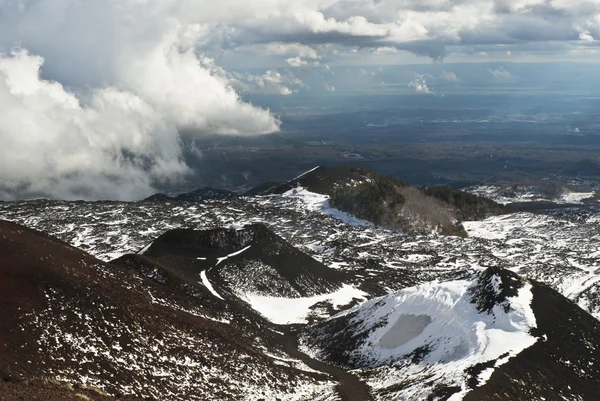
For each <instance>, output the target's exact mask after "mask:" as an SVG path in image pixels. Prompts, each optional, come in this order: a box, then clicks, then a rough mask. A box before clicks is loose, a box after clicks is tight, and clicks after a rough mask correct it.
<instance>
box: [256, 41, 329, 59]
mask: <svg viewBox="0 0 600 401" xmlns="http://www.w3.org/2000/svg"><path fill="white" fill-rule="evenodd" d="M264 52H265V53H266V54H273V55H278V56H295V57H302V58H309V59H318V58H319V54H318V53H317V51H316V50H315V49H313V48H312V47H310V46H306V45H303V44H300V43H269V44H267V45H265V46H264Z"/></svg>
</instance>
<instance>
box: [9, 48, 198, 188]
mask: <svg viewBox="0 0 600 401" xmlns="http://www.w3.org/2000/svg"><path fill="white" fill-rule="evenodd" d="M43 61H44V60H43V58H41V57H40V56H35V55H30V54H28V53H27V51H25V50H14V51H13V52H12V53H11V54H10V55H4V56H3V57H2V58H0V121H1V122H2V124H0V138H1V139H0V140H1V141H2V144H3V146H2V147H0V171H1V174H2V180H1V183H0V190H2V191H3V192H4V193H5V196H8V195H9V194H12V196H18V195H24V194H28V195H50V196H59V197H63V198H82V197H83V198H119V199H135V198H137V197H139V196H141V195H145V194H148V192H149V190H150V188H151V187H152V184H153V182H156V181H158V182H160V181H166V180H170V179H173V178H174V177H180V176H182V175H184V174H186V173H187V167H186V166H185V164H184V163H183V162H182V160H181V149H180V144H179V138H178V135H177V127H176V125H175V124H174V122H173V121H171V119H170V118H168V117H167V116H166V115H165V114H164V112H163V111H161V110H158V109H156V108H155V107H153V106H152V105H151V104H149V103H148V102H146V101H145V100H144V99H142V98H141V97H139V96H137V95H134V94H133V93H131V92H125V91H121V90H118V89H116V88H103V89H97V90H94V91H93V93H91V94H90V98H89V100H88V103H87V104H82V102H81V101H80V100H79V99H78V98H77V97H76V96H75V95H74V94H73V93H70V92H69V91H67V90H66V89H65V88H64V87H63V86H62V85H61V84H60V83H57V82H52V81H47V80H43V79H40V76H39V73H40V68H41V66H42V64H43Z"/></svg>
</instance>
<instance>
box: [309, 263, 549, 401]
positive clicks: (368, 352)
mask: <svg viewBox="0 0 600 401" xmlns="http://www.w3.org/2000/svg"><path fill="white" fill-rule="evenodd" d="M532 298H533V295H532V293H531V285H530V284H529V283H524V282H521V280H520V279H519V278H518V277H517V276H516V275H512V274H510V273H509V272H507V271H500V270H493V269H490V270H488V271H485V272H483V273H481V274H480V275H479V276H478V278H476V279H475V280H474V281H470V280H457V281H449V282H430V283H427V284H423V285H420V286H417V287H411V288H406V289H404V290H401V291H399V292H396V293H393V294H390V295H387V296H384V297H380V298H375V299H372V300H369V301H367V302H365V303H363V304H361V305H359V306H356V307H354V308H352V309H350V310H348V311H345V312H342V313H340V314H338V315H335V316H333V317H332V318H330V319H328V320H327V321H325V322H322V323H319V324H318V325H317V326H315V327H312V328H309V329H308V330H307V332H306V334H305V335H304V336H303V341H304V347H305V350H306V351H307V352H310V353H312V354H314V355H315V356H317V357H319V358H322V359H325V360H331V361H334V362H337V363H340V364H343V365H345V366H348V367H349V368H353V369H363V370H365V369H369V370H372V373H370V374H369V375H368V377H369V380H368V383H369V384H370V385H371V387H372V388H373V389H374V390H375V391H376V392H377V393H379V394H381V395H382V397H381V398H382V399H390V400H391V399H402V400H406V401H409V400H421V399H427V397H430V396H432V394H434V393H435V390H436V388H438V387H440V386H445V387H447V388H452V389H454V390H453V391H454V394H453V395H452V397H451V398H450V400H459V399H462V397H463V396H464V395H465V394H466V393H467V392H468V391H469V390H470V388H471V387H473V386H481V385H483V384H485V382H486V380H487V379H488V378H489V377H490V376H491V374H492V373H493V371H494V368H495V367H498V366H500V365H502V364H504V363H506V362H507V361H508V360H509V359H510V358H511V357H513V356H515V355H518V354H519V353H520V352H521V351H523V350H524V349H526V348H528V347H530V346H531V345H533V344H534V343H535V342H536V341H538V339H537V338H535V337H534V336H532V335H531V334H530V331H531V330H532V329H535V327H536V319H535V315H534V314H533V311H532V309H531V300H532ZM484 366H485V367H484Z"/></svg>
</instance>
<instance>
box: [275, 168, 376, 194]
mask: <svg viewBox="0 0 600 401" xmlns="http://www.w3.org/2000/svg"><path fill="white" fill-rule="evenodd" d="M377 176H379V174H377V173H375V172H372V171H369V170H366V169H363V168H360V167H352V166H335V167H323V166H319V167H316V168H314V169H313V170H310V171H308V172H306V173H304V174H301V175H300V176H298V177H296V178H294V179H292V180H290V181H288V182H286V183H284V184H280V185H278V186H275V187H272V188H269V189H267V191H265V192H264V194H265V195H268V194H282V193H284V192H287V191H289V190H291V189H294V188H296V187H298V186H301V187H303V188H306V189H308V190H309V191H311V192H316V193H318V194H323V195H329V196H332V195H333V194H334V192H335V190H336V189H338V188H341V187H344V186H349V185H355V184H357V183H363V182H367V181H369V180H371V179H373V178H375V177H377Z"/></svg>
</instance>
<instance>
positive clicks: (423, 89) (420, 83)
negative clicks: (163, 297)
mask: <svg viewBox="0 0 600 401" xmlns="http://www.w3.org/2000/svg"><path fill="white" fill-rule="evenodd" d="M408 87H409V88H412V89H414V91H415V92H417V93H424V94H431V93H433V91H432V90H431V89H430V88H429V87H428V86H427V80H426V79H425V76H424V75H418V76H416V77H415V78H414V79H413V80H412V81H410V82H409V83H408Z"/></svg>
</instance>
